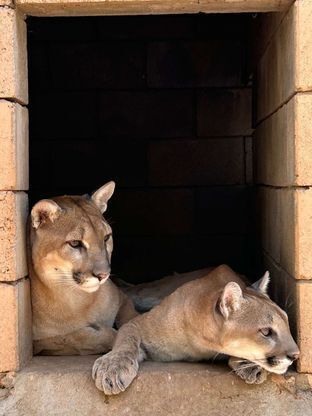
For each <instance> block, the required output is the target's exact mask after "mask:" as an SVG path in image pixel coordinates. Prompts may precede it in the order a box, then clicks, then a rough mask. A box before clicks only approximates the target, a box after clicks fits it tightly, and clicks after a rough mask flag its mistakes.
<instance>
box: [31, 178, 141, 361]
mask: <svg viewBox="0 0 312 416" xmlns="http://www.w3.org/2000/svg"><path fill="white" fill-rule="evenodd" d="M113 190H114V184H113V183H108V184H106V185H104V186H103V187H102V188H100V189H99V190H98V191H97V192H96V193H95V194H94V196H92V197H91V198H87V197H85V196H63V197H57V198H53V199H52V200H42V201H39V202H38V203H37V204H36V205H35V206H34V207H33V209H32V212H31V217H30V220H29V250H28V260H29V261H28V263H29V273H30V278H31V291H32V308H33V339H34V351H35V353H42V354H49V355H50V354H55V355H64V354H95V353H103V352H106V351H108V350H110V349H111V347H112V345H113V342H114V338H115V335H116V331H115V330H114V329H113V325H114V323H116V324H117V325H121V324H123V323H125V322H127V321H128V320H129V319H131V318H133V317H134V316H136V312H135V310H134V307H133V305H132V302H131V301H130V299H129V298H128V297H127V296H126V295H125V294H124V293H122V292H121V291H120V290H119V289H118V288H117V287H116V286H115V285H114V284H113V283H112V282H111V281H110V279H108V278H107V277H108V275H109V273H110V259H111V253H112V250H113V241H112V237H111V232H112V230H111V227H110V225H109V224H108V223H107V222H106V221H105V220H104V218H103V216H102V212H103V211H105V209H106V206H107V200H108V199H109V198H110V196H111V194H112V193H113ZM75 241H81V242H82V244H83V248H81V249H80V248H79V247H78V248H74V247H72V246H71V245H70V244H71V242H75ZM75 279H76V280H75Z"/></svg>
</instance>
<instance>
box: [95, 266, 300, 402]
mask: <svg viewBox="0 0 312 416" xmlns="http://www.w3.org/2000/svg"><path fill="white" fill-rule="evenodd" d="M268 282H269V274H268V272H267V273H266V274H265V275H264V277H263V278H262V279H261V280H260V281H258V282H256V284H254V285H253V286H252V287H246V285H245V283H244V282H243V281H242V279H241V278H240V277H239V276H238V275H237V274H236V273H234V272H233V271H232V270H231V269H230V268H229V267H227V266H219V267H217V268H215V269H214V270H212V271H211V272H210V273H208V274H206V276H204V277H202V278H199V279H196V280H193V281H191V282H189V283H186V284H184V285H183V286H181V287H180V288H178V289H177V290H175V291H174V292H173V293H172V294H171V295H169V296H168V297H167V298H165V299H164V300H163V301H162V302H161V303H160V304H159V305H158V306H155V307H154V308H153V309H152V310H151V311H149V312H146V313H145V314H143V315H140V316H137V317H136V318H134V319H133V320H131V321H130V322H128V323H126V324H125V325H123V326H122V327H121V329H119V331H118V334H117V338H116V341H115V344H114V347H113V350H112V351H111V352H109V353H108V354H106V355H104V356H103V357H100V358H98V359H97V360H96V361H95V363H94V366H93V371H92V376H93V379H94V380H95V384H96V386H97V388H98V389H100V390H103V391H104V393H105V394H118V393H120V392H122V391H124V390H125V389H126V388H127V387H128V386H129V385H130V384H131V382H132V380H133V379H134V378H135V377H136V375H137V373H138V368H139V362H140V361H143V360H144V359H151V360H156V361H176V360H184V361H199V360H203V359H209V358H212V357H214V356H215V355H216V354H218V353H220V354H225V355H227V356H229V357H230V359H229V366H230V367H231V368H232V369H233V370H234V371H235V372H236V373H237V374H238V375H239V376H240V377H241V378H243V379H244V380H245V381H246V382H247V383H261V382H262V381H264V379H265V378H266V370H267V371H269V372H273V373H277V374H283V373H285V372H286V370H287V368H288V367H289V365H290V364H291V363H292V362H293V361H294V360H295V359H297V358H298V356H299V350H298V347H297V345H296V343H295V341H294V340H293V338H292V336H291V334H290V330H289V325H288V318H287V315H286V313H285V312H284V311H283V310H282V309H280V308H279V307H278V306H277V305H276V304H275V303H274V302H272V301H271V300H270V299H269V297H268V296H267V294H266V289H267V286H268Z"/></svg>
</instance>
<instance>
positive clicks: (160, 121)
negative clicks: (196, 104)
mask: <svg viewBox="0 0 312 416" xmlns="http://www.w3.org/2000/svg"><path fill="white" fill-rule="evenodd" d="M99 112H100V116H99V117H100V119H99V123H100V134H101V135H102V136H103V137H106V136H119V137H129V138H132V137H141V138H170V137H189V136H191V135H192V133H193V131H192V130H193V92H192V91H188V90H150V91H135V92H131V91H115V92H109V91H108V92H103V93H101V97H100V110H99Z"/></svg>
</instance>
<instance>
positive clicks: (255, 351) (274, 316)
mask: <svg viewBox="0 0 312 416" xmlns="http://www.w3.org/2000/svg"><path fill="white" fill-rule="evenodd" d="M268 284H269V273H268V272H266V273H265V275H264V276H263V277H262V279H260V280H259V281H257V282H256V283H255V284H253V285H252V286H251V287H248V288H242V287H241V286H240V285H239V284H238V283H236V282H229V283H227V284H226V286H225V287H224V289H223V291H222V293H221V295H220V298H219V301H218V304H217V309H218V311H217V312H218V313H219V314H220V316H221V317H222V329H221V333H222V336H221V343H222V345H223V347H224V352H225V353H226V354H229V355H231V356H235V357H239V358H243V359H246V360H248V361H252V362H254V363H256V364H258V365H260V366H261V367H263V368H264V369H266V370H267V371H270V372H272V373H277V374H283V373H285V372H286V371H287V368H288V367H289V366H290V365H291V364H292V362H293V361H294V360H296V359H297V358H298V357H299V349H298V346H297V344H296V343H295V341H294V339H293V337H292V335H291V333H290V328H289V323H288V316H287V314H286V312H284V311H283V310H282V309H281V308H280V307H279V306H278V305H277V304H276V303H274V302H273V301H272V300H271V299H270V298H269V296H268V295H267V287H268Z"/></svg>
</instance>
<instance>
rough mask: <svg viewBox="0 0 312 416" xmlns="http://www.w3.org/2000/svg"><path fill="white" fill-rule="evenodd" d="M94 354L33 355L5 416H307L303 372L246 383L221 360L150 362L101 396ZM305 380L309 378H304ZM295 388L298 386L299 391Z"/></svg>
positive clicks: (3, 406) (310, 403)
mask: <svg viewBox="0 0 312 416" xmlns="http://www.w3.org/2000/svg"><path fill="white" fill-rule="evenodd" d="M95 358H96V357H95V356H87V357H35V358H34V359H33V361H32V363H31V364H30V365H29V366H28V367H27V368H25V369H24V370H23V371H21V372H20V373H18V375H17V377H16V380H15V385H14V388H13V389H12V390H11V391H10V394H9V396H8V397H7V398H6V399H3V400H2V401H0V414H5V415H6V416H23V415H25V416H26V415H32V416H39V415H40V416H42V415H45V416H49V415H64V416H72V415H73V414H76V415H79V416H80V415H86V416H87V415H93V416H97V415H98V416H100V415H101V416H105V415H114V416H119V415H130V416H146V415H153V416H158V415H159V416H160V415H161V416H163V415H174V416H176V415H177V414H179V416H183V415H187V416H188V415H191V414H192V415H195V416H206V415H207V414H209V415H210V416H216V415H218V416H222V415H226V416H230V415H233V416H234V415H247V414H248V415H249V414H252V415H253V416H284V415H287V416H292V415H299V414H300V416H306V415H307V416H308V415H311V414H312V395H311V393H310V391H304V390H308V389H309V388H310V387H311V385H310V386H309V384H308V378H307V377H309V376H304V375H302V374H301V375H299V374H297V373H294V372H290V373H289V374H288V376H287V377H283V376H276V375H273V376H270V377H269V380H268V381H267V382H265V383H264V384H262V385H256V386H250V385H247V384H245V383H244V382H243V381H241V380H240V379H238V378H237V377H236V376H235V375H234V374H233V373H231V372H230V371H229V368H227V367H226V366H224V365H222V364H201V363H200V364H193V363H166V364H164V363H152V362H146V363H144V364H143V365H142V367H141V370H140V373H139V376H138V377H137V379H136V380H135V381H134V382H133V384H132V385H131V387H130V388H129V389H128V390H127V391H126V392H125V393H123V394H121V395H119V396H114V397H107V396H106V397H105V396H104V395H103V394H102V393H101V392H99V391H98V390H97V389H96V387H95V386H94V384H93V382H92V379H91V375H90V374H91V367H92V363H93V362H94V360H95ZM310 382H311V380H310ZM299 388H300V390H299Z"/></svg>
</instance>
